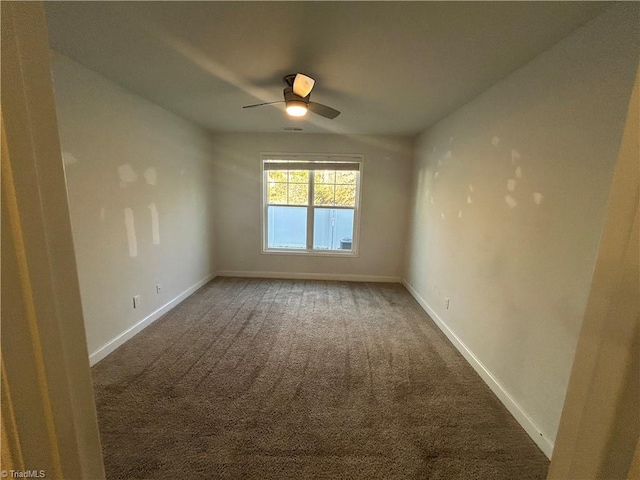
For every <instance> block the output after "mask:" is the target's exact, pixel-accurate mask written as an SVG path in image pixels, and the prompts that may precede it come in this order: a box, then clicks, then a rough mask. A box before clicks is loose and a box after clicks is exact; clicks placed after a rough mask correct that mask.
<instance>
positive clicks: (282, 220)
mask: <svg viewBox="0 0 640 480" xmlns="http://www.w3.org/2000/svg"><path fill="white" fill-rule="evenodd" d="M267 225H268V230H267V248H299V249H303V250H304V249H306V248H307V209H306V208H305V207H274V206H270V207H268V208H267Z"/></svg>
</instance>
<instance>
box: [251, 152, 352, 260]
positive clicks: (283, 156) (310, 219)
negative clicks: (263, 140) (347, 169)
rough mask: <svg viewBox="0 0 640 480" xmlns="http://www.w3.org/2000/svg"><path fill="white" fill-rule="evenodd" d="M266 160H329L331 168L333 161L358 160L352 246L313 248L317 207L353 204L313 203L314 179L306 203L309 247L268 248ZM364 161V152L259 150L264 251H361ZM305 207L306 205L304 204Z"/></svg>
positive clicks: (317, 253)
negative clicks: (261, 151)
mask: <svg viewBox="0 0 640 480" xmlns="http://www.w3.org/2000/svg"><path fill="white" fill-rule="evenodd" d="M267 162H283V163H289V162H295V163H310V164H311V163H314V164H317V163H326V164H327V170H331V166H332V164H333V165H335V164H344V163H356V164H358V179H357V181H356V201H355V207H353V236H352V240H351V250H349V251H340V250H319V249H314V248H313V223H314V208H316V207H319V208H328V209H340V208H348V209H351V207H340V206H316V205H314V204H313V197H314V195H313V186H314V182H313V180H310V181H309V200H308V202H307V205H306V207H305V208H306V209H307V248H306V249H298V248H296V249H289V248H269V247H268V228H269V226H268V225H267V221H268V213H267V210H268V208H269V202H268V198H267V193H268V192H267V188H266V185H267V179H268V172H269V170H267V169H265V163H267ZM363 164H364V155H362V154H335V153H331V154H328V153H327V154H322V153H300V154H298V153H270V152H266V153H261V154H260V171H261V172H262V182H261V186H260V188H261V194H262V195H261V198H262V205H261V209H260V220H261V223H262V249H261V253H262V254H268V255H274V254H275V255H306V256H322V257H325V256H330V257H357V256H359V251H360V202H361V196H362V195H361V186H362V169H363ZM301 207H303V206H301Z"/></svg>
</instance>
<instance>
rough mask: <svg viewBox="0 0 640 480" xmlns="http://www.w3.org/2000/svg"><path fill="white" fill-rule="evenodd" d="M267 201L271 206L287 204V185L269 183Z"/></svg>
mask: <svg viewBox="0 0 640 480" xmlns="http://www.w3.org/2000/svg"><path fill="white" fill-rule="evenodd" d="M267 188H268V191H267V199H268V201H269V204H274V203H275V204H280V205H286V204H287V184H286V183H275V182H269V183H268V184H267Z"/></svg>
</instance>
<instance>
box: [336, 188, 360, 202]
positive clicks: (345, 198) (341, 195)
mask: <svg viewBox="0 0 640 480" xmlns="http://www.w3.org/2000/svg"><path fill="white" fill-rule="evenodd" d="M335 204H336V205H340V206H343V207H355V206H356V187H352V186H350V185H336V203H335Z"/></svg>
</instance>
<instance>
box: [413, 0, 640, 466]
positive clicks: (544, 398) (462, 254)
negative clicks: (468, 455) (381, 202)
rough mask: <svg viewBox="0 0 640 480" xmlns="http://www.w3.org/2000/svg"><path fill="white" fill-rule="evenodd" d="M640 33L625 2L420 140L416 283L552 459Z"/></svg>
mask: <svg viewBox="0 0 640 480" xmlns="http://www.w3.org/2000/svg"><path fill="white" fill-rule="evenodd" d="M637 25H638V8H637V4H636V5H634V4H626V5H623V6H621V7H616V8H615V9H614V10H613V11H611V12H608V13H605V14H604V15H602V16H601V17H598V18H597V19H595V20H594V21H592V22H590V23H589V24H587V25H586V26H585V27H583V28H582V29H579V30H578V31H576V32H575V33H574V34H573V35H571V36H570V37H568V38H566V39H564V40H563V41H561V42H560V43H558V44H557V45H556V46H554V47H553V48H551V49H550V50H548V51H546V52H545V53H543V54H542V55H540V56H539V57H537V58H536V59H534V60H533V61H532V62H530V63H529V64H527V65H526V66H524V67H523V68H521V69H519V70H518V71H516V72H514V73H513V74H512V75H510V76H509V77H507V78H505V79H504V80H503V81H501V82H500V83H498V84H496V85H495V86H493V87H492V88H490V89H489V90H488V91H486V92H485V93H483V94H482V95H480V96H479V97H478V98H476V99H475V100H473V101H472V102H470V103H469V104H467V105H466V106H464V107H463V108H461V109H459V110H458V111H456V112H454V113H452V114H451V115H450V116H448V117H447V118H445V119H444V120H442V121H440V122H439V123H438V124H436V125H434V126H433V127H431V128H429V129H428V130H427V131H426V132H425V133H424V134H422V135H421V136H420V137H419V139H418V142H417V145H416V162H415V166H414V172H413V182H414V184H413V197H414V198H413V206H412V214H411V220H410V222H411V230H410V235H409V247H408V251H407V258H406V279H407V281H408V283H409V285H410V287H412V288H413V289H414V291H415V293H416V294H417V295H418V296H419V297H420V298H421V299H422V300H423V302H424V304H425V305H427V306H428V307H429V308H430V309H431V311H432V313H433V314H434V316H436V317H438V319H439V320H440V321H441V325H442V327H443V328H444V329H445V330H447V329H448V330H449V333H450V334H452V335H453V336H455V337H457V339H458V340H459V342H460V345H459V347H460V346H462V349H464V348H465V347H466V349H468V351H467V352H466V353H467V358H470V359H472V364H474V366H475V367H476V368H477V369H478V370H479V371H483V376H484V377H485V379H487V381H488V383H489V384H490V385H491V386H492V387H493V388H494V391H498V392H499V396H500V397H501V399H502V400H503V401H504V402H505V403H506V404H508V405H509V407H510V408H511V410H512V412H513V413H514V414H515V415H516V418H518V419H519V420H520V421H521V423H523V425H525V427H527V429H528V431H529V433H530V434H531V435H532V436H534V437H536V438H537V437H539V438H537V440H538V443H539V445H540V446H541V447H542V448H543V449H544V450H545V451H546V453H547V454H550V453H551V450H552V445H553V442H554V440H555V436H556V431H557V428H558V422H559V418H560V413H561V409H562V404H563V400H564V396H565V392H566V389H567V382H568V377H569V373H570V369H571V364H572V360H573V356H574V352H575V347H576V342H577V339H578V333H579V331H580V325H581V321H582V318H583V314H584V310H585V305H586V301H587V295H588V292H589V285H590V282H591V277H592V273H593V268H594V263H595V258H596V254H597V248H598V242H599V240H600V236H601V232H602V228H603V222H604V214H605V208H606V200H607V195H608V191H609V188H610V185H611V178H612V172H613V167H614V164H615V160H616V155H617V151H618V147H619V143H620V138H621V135H622V131H623V127H624V123H625V117H626V111H627V105H628V101H629V97H630V94H631V90H632V86H633V80H634V75H635V70H636V68H637V62H638V45H637V42H634V41H630V39H632V38H637ZM445 297H448V298H450V307H449V309H446V308H445Z"/></svg>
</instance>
